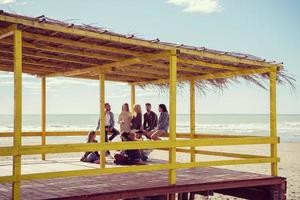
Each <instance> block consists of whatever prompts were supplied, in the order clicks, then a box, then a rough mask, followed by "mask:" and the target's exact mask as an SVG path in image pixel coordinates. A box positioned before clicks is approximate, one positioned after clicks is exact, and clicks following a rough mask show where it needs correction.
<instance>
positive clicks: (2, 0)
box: [0, 0, 28, 6]
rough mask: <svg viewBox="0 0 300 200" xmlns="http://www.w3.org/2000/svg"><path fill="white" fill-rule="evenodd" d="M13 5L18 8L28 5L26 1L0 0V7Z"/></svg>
mask: <svg viewBox="0 0 300 200" xmlns="http://www.w3.org/2000/svg"><path fill="white" fill-rule="evenodd" d="M12 4H15V5H17V6H24V5H27V4H28V3H27V2H26V1H22V2H17V0H0V5H8V6H11V5H12Z"/></svg>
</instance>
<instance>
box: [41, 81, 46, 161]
mask: <svg viewBox="0 0 300 200" xmlns="http://www.w3.org/2000/svg"><path fill="white" fill-rule="evenodd" d="M41 129H42V132H41V136H42V138H41V139H42V145H46V77H42V78H41ZM42 160H46V155H45V154H42Z"/></svg>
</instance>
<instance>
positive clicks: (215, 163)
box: [0, 157, 277, 183]
mask: <svg viewBox="0 0 300 200" xmlns="http://www.w3.org/2000/svg"><path fill="white" fill-rule="evenodd" d="M276 161H277V160H276V159H274V158H270V157H267V158H249V159H232V160H218V161H205V162H195V163H176V164H175V165H172V164H169V163H167V164H154V165H137V166H130V167H113V168H97V169H84V170H72V171H59V172H47V173H36V174H24V175H22V176H21V180H22V181H29V180H36V179H50V178H63V177H71V176H92V175H96V174H119V173H136V172H143V171H157V170H166V169H169V170H171V169H174V170H175V169H183V168H195V167H210V166H224V165H240V164H255V163H270V162H276ZM14 180H15V178H14V177H12V176H5V177H0V183H5V182H9V181H14Z"/></svg>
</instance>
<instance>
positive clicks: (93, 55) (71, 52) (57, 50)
mask: <svg viewBox="0 0 300 200" xmlns="http://www.w3.org/2000/svg"><path fill="white" fill-rule="evenodd" d="M33 35H34V36H35V35H36V36H37V37H40V35H37V34H33ZM23 36H26V34H25V35H23ZM42 38H46V41H48V42H57V40H56V39H55V40H51V37H50V38H49V37H45V36H42ZM37 39H38V38H37ZM64 41H65V39H63V41H60V42H57V43H59V44H65V42H64ZM0 43H1V44H10V42H9V40H1V41H0ZM71 43H72V42H71ZM77 44H78V47H81V48H84V47H91V48H90V49H95V50H97V49H98V48H99V47H98V46H96V48H93V47H95V45H91V46H89V44H87V43H84V42H76V41H74V44H72V46H77ZM66 45H70V40H67V44H66ZM23 47H27V48H31V49H36V50H42V51H49V52H54V53H60V54H67V55H72V56H84V57H86V58H96V59H97V58H98V59H99V58H101V59H106V60H113V61H116V60H120V58H118V57H117V56H111V55H103V54H98V53H92V52H84V51H79V50H71V49H64V48H63V47H62V48H57V47H51V46H43V47H41V46H39V45H36V44H34V43H33V44H32V43H29V42H23Z"/></svg>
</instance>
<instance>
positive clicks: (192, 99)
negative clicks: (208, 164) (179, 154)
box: [190, 80, 196, 162]
mask: <svg viewBox="0 0 300 200" xmlns="http://www.w3.org/2000/svg"><path fill="white" fill-rule="evenodd" d="M190 129H191V130H190V131H191V139H193V138H195V131H196V130H195V81H194V80H191V81H190ZM195 150H196V148H195V147H191V162H196V154H195Z"/></svg>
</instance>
